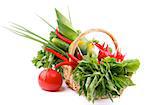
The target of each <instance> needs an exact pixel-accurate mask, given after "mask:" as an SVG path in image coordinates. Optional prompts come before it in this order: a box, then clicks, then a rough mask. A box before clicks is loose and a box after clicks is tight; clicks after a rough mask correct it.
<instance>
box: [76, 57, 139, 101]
mask: <svg viewBox="0 0 150 105" xmlns="http://www.w3.org/2000/svg"><path fill="white" fill-rule="evenodd" d="M130 64H133V66H134V67H133V68H131V67H130ZM139 64H140V63H139V61H138V60H137V59H136V60H126V61H124V62H116V60H115V59H114V58H110V57H106V58H104V59H103V60H102V61H101V63H100V64H98V63H97V57H90V56H84V59H83V60H82V61H80V63H79V65H78V66H77V67H76V68H75V70H74V71H73V77H74V80H75V81H76V82H77V83H78V84H80V90H79V93H80V94H81V92H84V94H85V96H86V97H87V99H88V100H89V101H93V102H94V100H96V99H97V98H99V97H106V96H107V97H109V98H110V99H111V100H112V101H113V99H112V98H113V97H115V96H120V94H121V91H122V90H123V89H124V88H126V87H127V86H132V85H134V83H133V82H132V80H131V78H130V76H129V75H128V73H126V72H125V71H126V69H127V72H132V73H133V72H135V70H136V69H138V67H139ZM84 80H85V81H84ZM83 81H84V82H83Z"/></svg>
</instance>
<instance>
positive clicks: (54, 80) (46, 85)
mask: <svg viewBox="0 0 150 105" xmlns="http://www.w3.org/2000/svg"><path fill="white" fill-rule="evenodd" d="M38 82H39V85H40V87H41V88H42V89H43V90H47V91H58V90H59V89H60V87H61V85H62V76H61V74H60V73H58V72H57V71H56V70H53V69H48V70H43V71H42V72H41V73H40V75H39V78H38Z"/></svg>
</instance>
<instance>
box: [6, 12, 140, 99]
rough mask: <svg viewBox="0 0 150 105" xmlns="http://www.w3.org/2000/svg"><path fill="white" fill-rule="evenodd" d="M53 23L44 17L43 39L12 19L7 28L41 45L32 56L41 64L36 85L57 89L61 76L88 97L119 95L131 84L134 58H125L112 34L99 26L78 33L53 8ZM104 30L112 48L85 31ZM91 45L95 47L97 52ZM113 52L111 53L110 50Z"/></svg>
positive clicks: (135, 63)
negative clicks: (47, 29) (46, 27)
mask: <svg viewBox="0 0 150 105" xmlns="http://www.w3.org/2000/svg"><path fill="white" fill-rule="evenodd" d="M55 11H56V16H57V24H58V26H57V27H56V28H54V27H53V26H52V25H51V24H49V23H48V22H47V21H46V20H45V19H43V18H42V17H40V18H41V19H42V20H43V21H44V22H45V23H47V24H48V25H49V26H50V27H51V28H52V31H51V32H50V35H49V39H45V38H43V37H41V36H40V35H38V34H35V33H34V32H32V31H30V30H28V29H27V28H25V27H23V26H21V25H18V24H15V23H12V24H11V26H12V28H7V29H9V30H10V31H12V32H14V33H16V34H18V35H20V36H22V37H25V38H28V39H31V40H34V41H36V42H39V43H41V44H42V49H40V50H39V51H38V53H37V56H36V57H34V58H33V60H32V63H33V64H34V65H35V66H36V67H37V68H44V70H43V71H42V72H41V73H40V74H39V79H38V81H39V85H40V87H41V88H42V89H43V90H47V91H58V90H59V89H60V87H61V85H62V79H64V80H65V81H66V83H67V84H68V86H70V88H72V89H73V90H75V91H78V93H79V95H81V94H84V95H85V96H86V98H87V99H88V100H89V101H93V102H94V100H96V99H99V98H110V99H111V100H112V101H113V97H116V96H120V95H121V93H122V91H123V90H124V89H125V88H126V87H128V86H132V85H134V83H133V81H132V80H131V77H132V75H133V74H134V73H135V72H136V70H137V69H138V68H139V65H140V62H139V60H138V59H131V60H125V59H124V58H125V55H123V54H122V53H121V51H120V50H119V47H118V43H117V41H116V39H115V38H114V37H113V35H112V34H110V33H109V32H107V31H105V30H102V29H91V30H88V31H86V32H84V33H82V34H81V31H80V30H75V29H74V28H73V26H72V24H71V19H70V20H68V19H67V18H66V17H65V16H64V15H62V14H61V13H60V12H59V11H58V10H57V9H55ZM94 31H95V32H103V33H106V34H107V35H108V36H109V37H110V38H111V39H112V41H113V43H114V45H115V50H114V51H112V48H110V47H109V45H108V44H107V43H106V42H104V43H99V41H98V40H87V39H86V38H85V35H87V34H88V33H90V32H94ZM95 48H98V50H99V53H98V54H97V53H96V51H95ZM113 52H114V53H113Z"/></svg>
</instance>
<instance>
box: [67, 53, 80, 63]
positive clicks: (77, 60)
mask: <svg viewBox="0 0 150 105" xmlns="http://www.w3.org/2000/svg"><path fill="white" fill-rule="evenodd" d="M68 56H69V57H70V58H71V59H72V60H73V61H74V62H75V63H78V62H79V59H78V58H76V57H75V56H73V55H71V54H68Z"/></svg>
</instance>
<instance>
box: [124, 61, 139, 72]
mask: <svg viewBox="0 0 150 105" xmlns="http://www.w3.org/2000/svg"><path fill="white" fill-rule="evenodd" d="M123 63H124V65H125V69H127V71H128V72H136V70H137V69H138V68H139V66H140V61H139V60H138V59H132V60H126V61H124V62H123Z"/></svg>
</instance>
